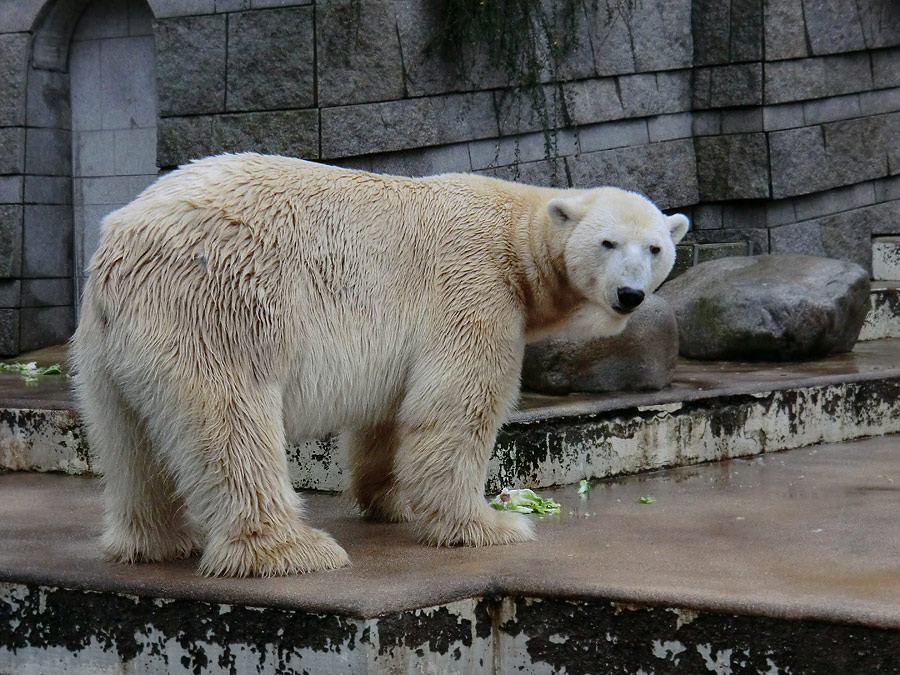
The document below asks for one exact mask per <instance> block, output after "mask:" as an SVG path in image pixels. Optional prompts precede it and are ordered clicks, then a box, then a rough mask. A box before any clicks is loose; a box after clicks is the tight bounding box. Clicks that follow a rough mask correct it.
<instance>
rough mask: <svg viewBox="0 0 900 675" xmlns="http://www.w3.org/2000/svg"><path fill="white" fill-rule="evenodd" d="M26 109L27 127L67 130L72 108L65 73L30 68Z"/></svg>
mask: <svg viewBox="0 0 900 675" xmlns="http://www.w3.org/2000/svg"><path fill="white" fill-rule="evenodd" d="M26 107H27V116H28V126H30V127H54V128H57V129H65V128H67V127H68V126H69V125H70V124H71V123H72V107H71V105H70V96H69V77H67V75H66V73H59V72H56V71H54V70H40V69H38V68H31V69H30V70H29V71H28V94H27V101H26Z"/></svg>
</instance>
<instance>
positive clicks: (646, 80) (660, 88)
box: [619, 71, 691, 117]
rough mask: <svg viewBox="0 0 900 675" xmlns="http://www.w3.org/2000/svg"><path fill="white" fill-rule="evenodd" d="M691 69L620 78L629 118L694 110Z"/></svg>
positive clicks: (620, 94)
mask: <svg viewBox="0 0 900 675" xmlns="http://www.w3.org/2000/svg"><path fill="white" fill-rule="evenodd" d="M689 92H690V74H689V71H676V72H673V73H642V74H639V75H623V76H622V77H620V78H619V96H620V99H621V101H622V111H623V114H624V115H625V116H626V117H647V116H649V115H662V114H665V113H677V112H684V111H686V110H690V109H691V97H690V93H689Z"/></svg>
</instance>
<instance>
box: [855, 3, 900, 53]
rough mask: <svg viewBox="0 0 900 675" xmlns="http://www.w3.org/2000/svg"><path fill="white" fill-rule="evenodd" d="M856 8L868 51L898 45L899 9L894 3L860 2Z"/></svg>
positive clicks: (899, 42) (899, 40) (899, 30)
mask: <svg viewBox="0 0 900 675" xmlns="http://www.w3.org/2000/svg"><path fill="white" fill-rule="evenodd" d="M857 6H858V9H859V21H860V24H861V25H862V32H863V37H864V38H865V44H866V47H867V48H868V49H880V48H883V47H896V46H898V45H900V7H898V6H897V3H896V2H881V0H860V2H857Z"/></svg>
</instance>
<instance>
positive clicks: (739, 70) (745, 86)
mask: <svg viewBox="0 0 900 675" xmlns="http://www.w3.org/2000/svg"><path fill="white" fill-rule="evenodd" d="M760 104H762V64H761V63H741V64H737V65H727V66H711V67H709V68H699V69H697V70H696V71H695V73H694V107H696V108H699V109H705V108H732V107H736V106H746V105H760Z"/></svg>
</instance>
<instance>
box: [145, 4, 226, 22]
mask: <svg viewBox="0 0 900 675" xmlns="http://www.w3.org/2000/svg"><path fill="white" fill-rule="evenodd" d="M147 4H149V5H150V9H151V10H153V16H155V17H156V18H157V19H171V18H175V17H182V16H193V15H197V14H212V13H213V12H215V11H216V0H147Z"/></svg>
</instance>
